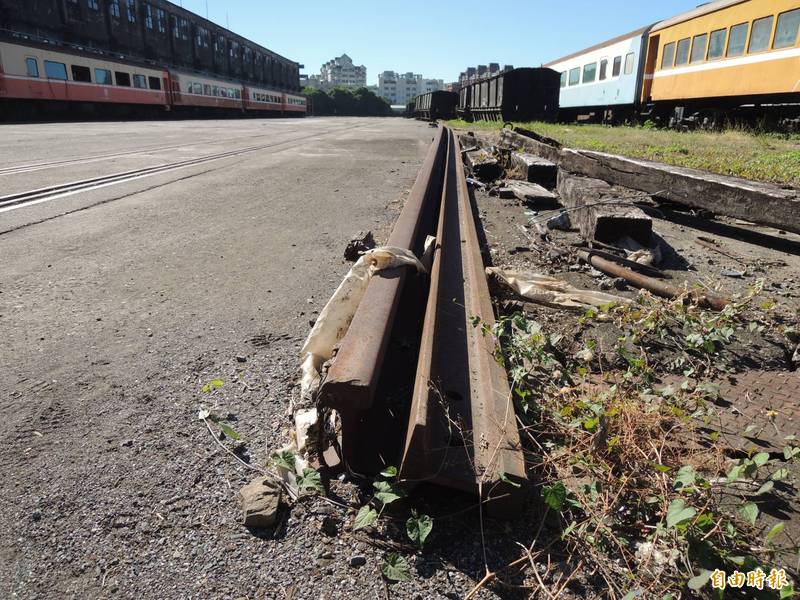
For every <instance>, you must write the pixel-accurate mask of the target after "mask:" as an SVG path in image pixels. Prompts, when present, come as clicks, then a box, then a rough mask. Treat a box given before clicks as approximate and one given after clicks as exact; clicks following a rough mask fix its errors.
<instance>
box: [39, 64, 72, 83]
mask: <svg viewBox="0 0 800 600" xmlns="http://www.w3.org/2000/svg"><path fill="white" fill-rule="evenodd" d="M44 72H45V75H47V78H48V79H60V80H61V81H66V80H67V66H66V65H65V64H64V63H57V62H52V61H49V60H46V61H44Z"/></svg>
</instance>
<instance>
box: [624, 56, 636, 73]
mask: <svg viewBox="0 0 800 600" xmlns="http://www.w3.org/2000/svg"><path fill="white" fill-rule="evenodd" d="M635 66H636V53H635V52H628V54H626V55H625V70H624V71H623V73H625V75H633V71H634V67H635Z"/></svg>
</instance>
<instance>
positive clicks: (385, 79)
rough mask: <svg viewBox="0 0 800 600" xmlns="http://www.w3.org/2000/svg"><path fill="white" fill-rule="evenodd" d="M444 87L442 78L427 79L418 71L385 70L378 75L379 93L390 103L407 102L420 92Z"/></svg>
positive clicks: (433, 90) (423, 92)
mask: <svg viewBox="0 0 800 600" xmlns="http://www.w3.org/2000/svg"><path fill="white" fill-rule="evenodd" d="M443 88H444V81H443V80H441V79H425V78H424V77H423V76H422V75H418V74H416V73H403V74H401V73H395V72H394V71H384V72H383V73H381V74H380V75H378V91H377V94H378V96H380V97H381V98H383V99H384V100H386V101H387V102H388V103H389V104H407V103H408V101H409V100H413V99H414V98H415V97H416V96H419V95H420V94H426V93H428V92H435V91H438V90H441V89H443Z"/></svg>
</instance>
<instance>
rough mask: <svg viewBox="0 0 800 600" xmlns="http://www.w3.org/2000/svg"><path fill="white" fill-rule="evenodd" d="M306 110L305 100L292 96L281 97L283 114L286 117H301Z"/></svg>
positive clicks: (301, 97)
mask: <svg viewBox="0 0 800 600" xmlns="http://www.w3.org/2000/svg"><path fill="white" fill-rule="evenodd" d="M307 109H308V106H307V103H306V99H305V97H303V96H297V95H294V94H284V95H283V114H284V116H287V117H303V116H305V114H306V110H307Z"/></svg>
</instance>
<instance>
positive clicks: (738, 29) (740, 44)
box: [728, 23, 750, 56]
mask: <svg viewBox="0 0 800 600" xmlns="http://www.w3.org/2000/svg"><path fill="white" fill-rule="evenodd" d="M749 29H750V24H749V23H742V24H741V25H734V26H733V27H731V34H730V36H728V56H741V55H742V54H744V46H745V44H746V43H747V32H748V30H749Z"/></svg>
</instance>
